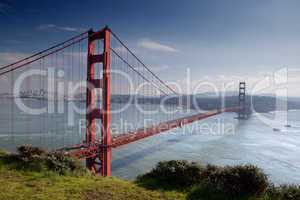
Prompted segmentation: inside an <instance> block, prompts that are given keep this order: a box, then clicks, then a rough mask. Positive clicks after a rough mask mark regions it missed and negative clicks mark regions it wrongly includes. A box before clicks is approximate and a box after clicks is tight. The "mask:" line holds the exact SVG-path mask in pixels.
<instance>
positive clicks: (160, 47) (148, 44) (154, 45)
mask: <svg viewBox="0 0 300 200" xmlns="http://www.w3.org/2000/svg"><path fill="white" fill-rule="evenodd" d="M138 46H139V47H142V48H145V49H150V50H154V51H162V52H179V50H178V49H175V48H173V47H170V46H167V45H164V44H161V43H159V42H156V41H153V40H150V39H148V38H145V39H141V40H140V41H139V42H138Z"/></svg>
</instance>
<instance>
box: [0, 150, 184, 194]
mask: <svg viewBox="0 0 300 200" xmlns="http://www.w3.org/2000/svg"><path fill="white" fill-rule="evenodd" d="M7 159H8V158H7V156H6V155H5V153H1V152H0V191H1V192H0V199H1V200H2V199H3V200H8V199H15V200H19V199H20V200H21V199H24V200H29V199H36V200H50V199H51V200H64V199H65V200H76V199H80V200H81V199H83V200H95V199H100V200H101V199H105V200H126V199H132V200H135V199H136V200H144V199H145V200H158V199H166V200H173V199H179V200H180V199H186V195H185V194H183V193H180V192H176V191H167V192H164V191H151V190H147V189H145V188H142V187H139V186H137V185H136V184H134V183H132V182H129V181H124V180H120V179H117V178H113V177H112V178H103V177H97V176H93V175H91V174H89V173H86V174H80V175H78V174H76V173H75V174H72V173H67V174H65V175H61V174H59V173H57V172H55V171H49V170H41V171H31V170H29V169H28V168H26V167H25V168H20V166H19V165H20V163H15V164H14V163H13V161H9V162H8V161H7Z"/></svg>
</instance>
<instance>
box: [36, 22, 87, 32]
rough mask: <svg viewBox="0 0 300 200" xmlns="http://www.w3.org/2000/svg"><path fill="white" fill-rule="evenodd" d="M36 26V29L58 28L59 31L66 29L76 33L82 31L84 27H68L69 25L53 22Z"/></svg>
mask: <svg viewBox="0 0 300 200" xmlns="http://www.w3.org/2000/svg"><path fill="white" fill-rule="evenodd" d="M37 28H38V30H49V29H54V30H59V31H68V32H77V33H80V32H83V31H84V29H82V28H75V27H69V26H57V25H55V24H41V25H40V26H38V27H37Z"/></svg>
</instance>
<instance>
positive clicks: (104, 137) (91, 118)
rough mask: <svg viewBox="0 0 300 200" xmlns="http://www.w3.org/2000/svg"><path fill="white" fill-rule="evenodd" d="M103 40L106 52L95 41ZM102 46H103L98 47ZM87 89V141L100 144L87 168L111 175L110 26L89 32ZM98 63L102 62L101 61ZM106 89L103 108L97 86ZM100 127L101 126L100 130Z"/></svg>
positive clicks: (103, 90)
mask: <svg viewBox="0 0 300 200" xmlns="http://www.w3.org/2000/svg"><path fill="white" fill-rule="evenodd" d="M96 40H102V41H103V44H104V45H103V52H102V53H100V52H96V51H95V49H96V48H95V41H96ZM97 49H100V48H97ZM87 59H88V60H87V92H86V141H85V142H86V144H87V145H90V146H93V145H99V149H100V151H99V152H100V153H99V155H94V157H92V158H87V159H86V165H87V168H88V169H90V170H91V171H92V172H94V173H100V174H101V175H102V176H110V162H111V147H110V146H111V144H110V143H111V136H110V30H109V29H108V27H105V28H104V29H102V30H101V31H98V32H93V31H92V30H91V31H90V32H89V37H88V55H87ZM97 63H102V65H103V70H102V71H103V73H102V78H97V77H98V76H99V75H100V77H101V74H98V76H97V75H96V74H95V71H97V72H100V71H101V70H100V69H98V70H95V64H97ZM97 66H98V65H97ZM99 88H101V89H102V98H103V99H102V101H101V102H102V108H98V107H97V96H96V95H97V93H96V89H99ZM96 119H100V120H101V127H102V128H101V138H100V139H101V141H100V142H99V141H98V140H97V138H96V134H97V133H96ZM98 131H99V130H98Z"/></svg>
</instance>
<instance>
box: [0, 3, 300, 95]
mask: <svg viewBox="0 0 300 200" xmlns="http://www.w3.org/2000/svg"><path fill="white" fill-rule="evenodd" d="M299 8H300V1H297V0H286V1H282V0H226V1H225V0H224V1H222V0H186V1H182V0H165V1H163V0H151V1H146V0H144V1H141V0H127V1H121V0H120V1H116V0H107V1H102V0H86V1H79V0H65V1H60V0H51V1H50V0H49V1H46V0H44V1H35V0H26V1H24V0H23V1H21V0H6V1H3V0H0V24H1V29H0V30H1V31H0V36H1V38H2V39H1V40H0V64H4V63H6V62H8V60H12V59H13V58H14V56H19V57H21V56H24V55H27V54H30V53H31V52H35V51H37V50H41V49H43V48H46V47H48V46H49V45H50V44H53V43H56V42H59V41H62V40H64V39H67V38H68V37H70V36H72V35H74V34H76V33H77V32H80V31H82V30H86V29H89V28H90V27H92V28H94V29H100V28H101V27H103V26H104V25H109V26H110V27H111V29H113V30H114V31H115V32H116V33H118V35H119V36H120V37H121V38H122V39H123V40H124V41H125V42H126V43H127V44H129V46H130V48H132V49H133V50H135V52H137V54H138V55H139V56H140V57H141V58H142V60H144V61H145V62H146V63H147V64H148V65H150V66H153V68H155V69H158V71H159V74H160V76H161V77H162V78H163V79H165V80H176V81H179V82H180V81H181V82H182V81H184V79H185V78H184V76H183V74H185V70H186V68H190V70H191V73H192V80H193V82H197V81H199V80H205V79H210V80H212V79H213V80H218V81H220V83H221V82H222V80H219V79H222V78H220V77H222V76H225V77H226V78H228V79H230V77H240V78H239V79H245V80H246V81H249V82H251V83H255V82H257V81H258V80H259V79H261V77H264V76H265V75H266V74H270V73H273V72H274V71H276V70H278V69H280V68H282V67H289V68H296V69H300V65H299V64H300V56H299V55H300V34H299V33H300V23H299V19H300V12H299ZM170 71H171V72H172V73H170ZM299 94H300V93H299Z"/></svg>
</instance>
